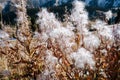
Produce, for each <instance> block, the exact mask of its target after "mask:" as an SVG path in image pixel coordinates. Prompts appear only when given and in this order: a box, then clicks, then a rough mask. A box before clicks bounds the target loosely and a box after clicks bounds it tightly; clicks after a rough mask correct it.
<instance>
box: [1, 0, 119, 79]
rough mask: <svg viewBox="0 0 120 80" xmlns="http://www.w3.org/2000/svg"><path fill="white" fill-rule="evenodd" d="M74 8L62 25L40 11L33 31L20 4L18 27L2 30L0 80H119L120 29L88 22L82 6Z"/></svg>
mask: <svg viewBox="0 0 120 80" xmlns="http://www.w3.org/2000/svg"><path fill="white" fill-rule="evenodd" d="M73 6H74V7H73V9H72V10H71V14H70V15H68V14H65V16H66V17H65V20H64V21H63V22H61V21H59V20H58V19H57V18H56V17H55V15H54V14H53V13H50V12H48V11H47V9H46V8H42V9H41V11H40V12H39V13H37V15H38V19H37V21H36V24H38V25H39V26H38V29H37V30H36V31H35V32H32V30H31V28H30V23H31V22H30V20H29V19H28V16H27V14H26V0H21V1H18V4H15V7H16V15H17V19H16V21H17V25H16V28H15V29H14V31H13V30H10V27H7V28H9V29H7V28H4V29H3V30H0V79H5V80H119V79H120V67H119V65H120V24H116V25H107V23H106V22H104V21H101V20H98V19H97V20H95V21H94V22H92V21H89V19H88V13H87V12H86V10H85V4H84V3H83V2H81V1H77V0H76V1H74V2H73ZM105 14H106V20H107V19H109V18H110V17H111V11H108V12H107V13H105ZM9 30H10V31H11V32H13V34H14V36H15V39H11V38H10V34H9V33H10V31H9ZM91 30H92V31H91Z"/></svg>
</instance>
